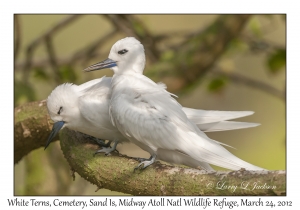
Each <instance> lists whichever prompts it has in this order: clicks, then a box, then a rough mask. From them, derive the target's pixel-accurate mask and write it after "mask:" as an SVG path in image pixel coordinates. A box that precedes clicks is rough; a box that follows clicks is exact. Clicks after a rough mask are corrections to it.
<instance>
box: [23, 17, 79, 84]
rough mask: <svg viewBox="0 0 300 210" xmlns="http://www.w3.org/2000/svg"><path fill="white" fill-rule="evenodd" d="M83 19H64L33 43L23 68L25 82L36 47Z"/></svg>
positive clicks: (27, 50)
mask: <svg viewBox="0 0 300 210" xmlns="http://www.w3.org/2000/svg"><path fill="white" fill-rule="evenodd" d="M79 17H81V15H70V16H68V17H67V18H65V19H63V20H62V21H60V22H59V23H57V24H56V25H54V26H53V27H52V28H50V29H49V30H48V31H47V32H45V33H44V34H42V35H41V36H39V37H38V38H36V39H35V40H34V41H33V42H31V43H30V44H29V45H28V47H27V49H26V60H25V64H24V66H23V81H24V82H27V81H28V76H29V72H30V69H31V67H32V57H33V53H34V50H35V49H36V47H37V46H38V45H39V44H40V43H42V42H43V41H44V40H45V38H46V37H51V36H53V35H54V34H55V33H56V32H58V31H60V30H61V29H63V28H65V26H66V25H68V24H70V23H71V22H73V21H75V20H76V19H77V18H79Z"/></svg>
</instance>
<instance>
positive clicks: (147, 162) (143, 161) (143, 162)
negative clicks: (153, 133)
mask: <svg viewBox="0 0 300 210" xmlns="http://www.w3.org/2000/svg"><path fill="white" fill-rule="evenodd" d="M155 159H156V155H153V156H151V157H150V158H149V159H146V158H137V160H138V161H140V162H141V163H140V164H138V166H137V167H135V168H134V171H135V170H137V169H139V168H140V166H141V165H143V167H142V168H141V170H143V169H145V168H147V167H148V166H150V165H151V164H152V163H154V161H155Z"/></svg>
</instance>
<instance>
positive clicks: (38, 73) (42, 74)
mask: <svg viewBox="0 0 300 210" xmlns="http://www.w3.org/2000/svg"><path fill="white" fill-rule="evenodd" d="M33 76H34V77H35V78H37V79H41V80H48V79H49V75H48V74H47V73H46V71H45V70H44V69H43V68H41V67H36V68H34V69H33Z"/></svg>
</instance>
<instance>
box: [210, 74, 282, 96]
mask: <svg viewBox="0 0 300 210" xmlns="http://www.w3.org/2000/svg"><path fill="white" fill-rule="evenodd" d="M211 73H212V74H213V75H216V76H224V77H227V78H228V79H229V80H230V81H232V82H234V83H237V84H242V85H246V86H249V87H251V88H255V89H257V90H260V91H263V92H265V93H268V94H270V95H273V96H275V97H277V98H279V99H281V100H284V101H285V91H280V90H278V89H276V88H274V87H272V86H271V85H268V84H266V83H264V82H260V81H258V80H254V79H250V78H247V77H245V76H243V75H240V74H237V73H228V72H224V71H221V70H217V69H214V70H213V71H211Z"/></svg>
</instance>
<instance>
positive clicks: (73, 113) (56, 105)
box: [45, 83, 80, 149]
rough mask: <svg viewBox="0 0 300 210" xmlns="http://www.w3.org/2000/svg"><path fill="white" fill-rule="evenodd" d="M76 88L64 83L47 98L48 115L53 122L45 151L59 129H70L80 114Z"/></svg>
mask: <svg viewBox="0 0 300 210" xmlns="http://www.w3.org/2000/svg"><path fill="white" fill-rule="evenodd" d="M76 88H77V86H76V85H73V84H70V83H65V84H62V85H59V86H57V87H56V88H55V89H54V90H53V91H52V93H51V94H50V95H49V96H48V99H47V108H48V113H49V115H50V117H51V119H52V120H53V121H54V125H53V128H52V131H51V134H50V136H49V138H48V140H47V144H46V146H45V149H46V147H47V146H48V145H49V144H50V142H51V141H52V140H53V138H54V137H55V136H56V134H57V133H58V131H59V130H60V129H62V128H63V127H67V126H68V127H72V124H74V123H75V122H76V119H77V118H78V115H79V114H80V113H79V109H78V104H77V101H78V97H79V93H78V91H76Z"/></svg>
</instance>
